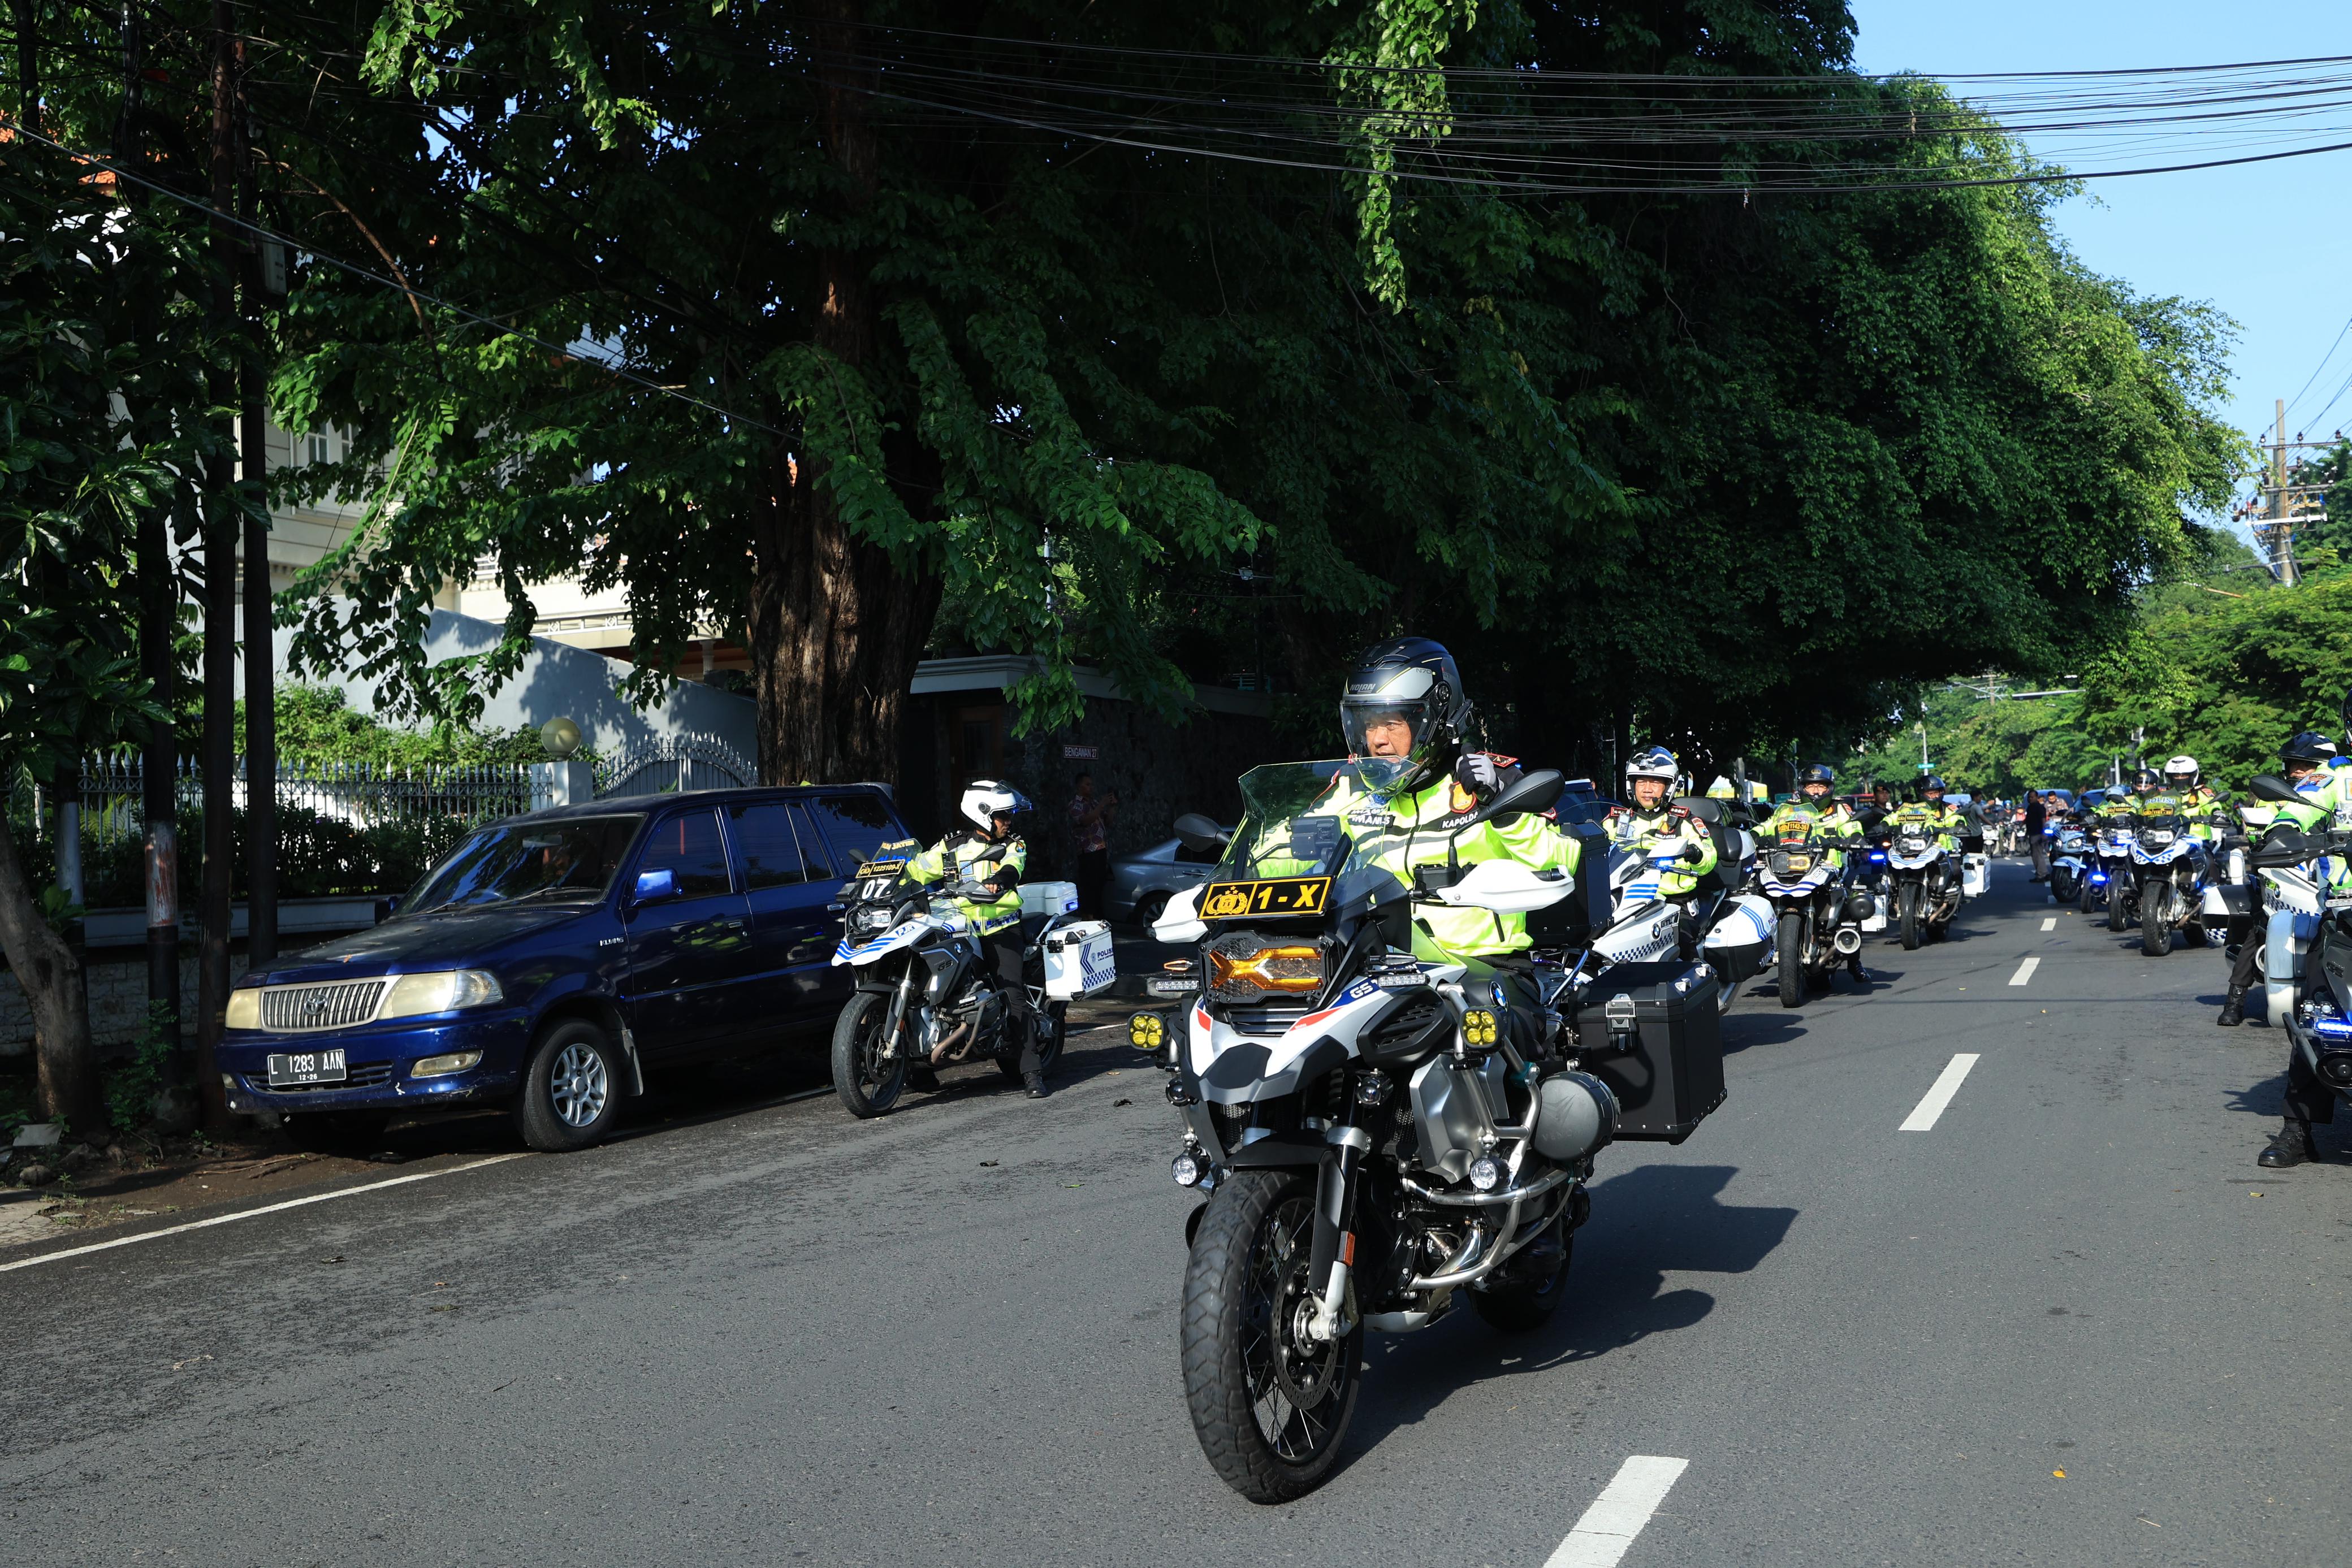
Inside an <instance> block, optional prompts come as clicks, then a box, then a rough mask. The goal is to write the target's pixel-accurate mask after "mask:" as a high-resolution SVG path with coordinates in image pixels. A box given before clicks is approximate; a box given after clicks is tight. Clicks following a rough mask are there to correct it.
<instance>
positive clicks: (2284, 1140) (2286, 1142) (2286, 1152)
mask: <svg viewBox="0 0 2352 1568" xmlns="http://www.w3.org/2000/svg"><path fill="white" fill-rule="evenodd" d="M2318 1157H2319V1151H2318V1150H2317V1149H2316V1148H2315V1147H2313V1146H2312V1142H2311V1124H2310V1123H2308V1122H2288V1123H2286V1124H2284V1125H2283V1126H2281V1127H2280V1128H2279V1130H2278V1131H2277V1132H2275V1133H2273V1134H2271V1144H2270V1147H2268V1148H2266V1149H2264V1150H2263V1152H2262V1153H2261V1154H2259V1155H2255V1156H2254V1164H2256V1165H2258V1166H2262V1167H2263V1169H2264V1170H2266V1171H2283V1170H2286V1169H2289V1168H2290V1167H2292V1166H2299V1165H2301V1164H2303V1163H2304V1162H2305V1160H2315V1159H2317V1158H2318Z"/></svg>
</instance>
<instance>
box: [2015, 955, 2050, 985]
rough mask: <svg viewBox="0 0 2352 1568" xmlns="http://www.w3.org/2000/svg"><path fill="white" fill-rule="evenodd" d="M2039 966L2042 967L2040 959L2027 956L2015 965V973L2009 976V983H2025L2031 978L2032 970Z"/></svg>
mask: <svg viewBox="0 0 2352 1568" xmlns="http://www.w3.org/2000/svg"><path fill="white" fill-rule="evenodd" d="M2040 967H2042V960H2041V959H2039V958H2028V959H2027V960H2026V961H2025V962H2024V963H2022V964H2020V965H2019V966H2018V967H2017V973H2015V974H2014V975H2011V977H2009V983H2010V984H2011V985H2012V986H2021V985H2023V984H2025V982H2026V981H2028V980H2030V979H2032V978H2033V971H2034V970H2036V969H2039V968H2040Z"/></svg>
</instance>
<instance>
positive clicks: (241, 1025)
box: [225, 986, 261, 1029]
mask: <svg viewBox="0 0 2352 1568" xmlns="http://www.w3.org/2000/svg"><path fill="white" fill-rule="evenodd" d="M225 1022H226V1026H227V1027H228V1028H230V1029H259V1028H260V1027H261V988H260V987H259V986H241V987H239V988H237V989H236V990H234V991H231V992H230V993H229V994H228V1017H227V1019H226V1020H225Z"/></svg>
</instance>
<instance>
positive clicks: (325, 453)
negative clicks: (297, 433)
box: [309, 435, 334, 463]
mask: <svg viewBox="0 0 2352 1568" xmlns="http://www.w3.org/2000/svg"><path fill="white" fill-rule="evenodd" d="M309 439H310V461H311V462H313V463H329V462H332V461H333V460H334V458H333V454H332V453H331V451H330V450H329V449H328V445H327V438H326V436H324V435H313V436H310V438H309Z"/></svg>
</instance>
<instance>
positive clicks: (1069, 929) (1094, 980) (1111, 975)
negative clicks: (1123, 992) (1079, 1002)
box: [1045, 920, 1118, 1002]
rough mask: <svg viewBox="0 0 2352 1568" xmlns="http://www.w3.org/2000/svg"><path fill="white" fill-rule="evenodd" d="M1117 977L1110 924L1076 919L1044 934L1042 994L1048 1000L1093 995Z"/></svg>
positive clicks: (1106, 987)
mask: <svg viewBox="0 0 2352 1568" xmlns="http://www.w3.org/2000/svg"><path fill="white" fill-rule="evenodd" d="M1117 979H1118V962H1117V960H1115V959H1114V958H1113V957H1112V956H1111V946H1110V927H1109V925H1107V924H1105V923H1104V922H1102V921H1099V920H1080V921H1076V922H1075V923H1073V924H1071V925H1065V926H1062V927H1060V928H1059V929H1057V930H1055V931H1051V932H1048V933H1047V934H1046V936H1045V995H1046V996H1047V997H1048V998H1051V999H1052V1000H1055V1001H1057V1002H1066V1001H1074V1000H1076V999H1077V998H1081V997H1091V996H1095V995H1097V993H1099V992H1103V991H1107V990H1108V989H1110V988H1111V985H1112V983H1113V982H1114V981H1116V980H1117Z"/></svg>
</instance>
